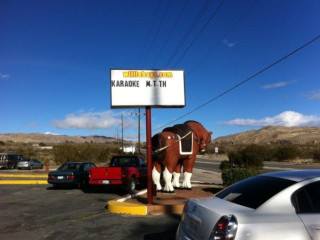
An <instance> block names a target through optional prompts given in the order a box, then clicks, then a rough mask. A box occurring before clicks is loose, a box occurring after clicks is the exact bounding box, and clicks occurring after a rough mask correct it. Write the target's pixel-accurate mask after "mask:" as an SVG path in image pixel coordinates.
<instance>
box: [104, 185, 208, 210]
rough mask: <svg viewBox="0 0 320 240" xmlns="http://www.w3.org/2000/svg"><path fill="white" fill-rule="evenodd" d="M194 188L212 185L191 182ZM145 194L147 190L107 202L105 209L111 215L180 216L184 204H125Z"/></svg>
mask: <svg viewBox="0 0 320 240" xmlns="http://www.w3.org/2000/svg"><path fill="white" fill-rule="evenodd" d="M193 184H194V186H197V185H212V184H210V183H209V184H208V183H205V182H201V181H193ZM145 193H147V189H145V190H142V191H140V192H138V193H137V194H133V195H128V196H126V197H124V198H117V199H114V200H110V201H108V202H107V206H106V207H107V209H108V210H109V211H110V212H112V213H123V214H130V215H148V214H149V215H160V214H169V213H177V214H181V213H182V210H183V207H184V204H172V205H149V204H143V203H141V204H135V203H126V202H125V201H127V200H129V199H131V198H135V197H137V196H139V195H142V194H145Z"/></svg>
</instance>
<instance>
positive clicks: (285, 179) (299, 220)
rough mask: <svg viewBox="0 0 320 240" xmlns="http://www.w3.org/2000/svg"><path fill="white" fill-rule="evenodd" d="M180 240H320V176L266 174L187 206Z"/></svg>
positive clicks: (306, 172)
mask: <svg viewBox="0 0 320 240" xmlns="http://www.w3.org/2000/svg"><path fill="white" fill-rule="evenodd" d="M176 239H216V240H218V239H219V240H244V239H245V240H262V239H263V240H269V239H271V240H276V239H279V240H291V239H292V240H293V239H294V240H304V239H312V240H319V239H320V170H299V171H283V172H272V173H266V174H261V175H258V176H255V177H251V178H248V179H245V180H243V181H240V182H238V183H236V184H234V185H232V186H230V187H228V188H226V189H224V190H222V191H220V192H219V193H217V194H216V195H215V196H213V197H207V198H200V199H190V200H188V201H187V202H186V203H185V206H184V210H183V213H182V218H181V222H180V225H179V227H178V230H177V234H176Z"/></svg>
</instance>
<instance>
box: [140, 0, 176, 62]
mask: <svg viewBox="0 0 320 240" xmlns="http://www.w3.org/2000/svg"><path fill="white" fill-rule="evenodd" d="M170 2H171V0H168V2H167V5H166V8H165V11H164V14H163V15H162V18H161V20H160V23H159V25H158V29H157V31H156V34H155V35H154V37H153V39H152V41H151V45H150V47H149V51H147V55H146V57H145V59H148V56H149V54H150V52H151V51H150V50H151V49H152V47H153V44H154V42H155V40H156V39H157V37H158V35H159V32H160V29H161V27H162V23H163V20H164V19H165V17H166V13H167V12H168V8H169V5H170ZM145 62H146V60H144V61H143V64H142V68H143V67H144V64H145Z"/></svg>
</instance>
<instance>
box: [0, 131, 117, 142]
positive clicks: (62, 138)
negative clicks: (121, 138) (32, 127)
mask: <svg viewBox="0 0 320 240" xmlns="http://www.w3.org/2000/svg"><path fill="white" fill-rule="evenodd" d="M114 140H115V139H114V138H110V137H105V136H66V135H54V134H42V133H8V134H0V141H3V142H7V141H12V142H23V143H40V142H43V143H64V142H74V143H85V142H93V143H105V142H111V141H114Z"/></svg>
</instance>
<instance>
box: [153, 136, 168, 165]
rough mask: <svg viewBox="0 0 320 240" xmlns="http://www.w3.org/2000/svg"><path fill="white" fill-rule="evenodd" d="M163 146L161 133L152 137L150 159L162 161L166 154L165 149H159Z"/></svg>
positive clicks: (164, 143) (163, 141) (164, 142)
mask: <svg viewBox="0 0 320 240" xmlns="http://www.w3.org/2000/svg"><path fill="white" fill-rule="evenodd" d="M165 146H166V141H165V138H164V137H163V136H162V134H161V133H158V134H156V135H154V136H153V137H152V161H154V162H155V161H157V162H162V160H163V159H164V158H165V156H166V151H165V150H161V149H162V148H163V147H165Z"/></svg>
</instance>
